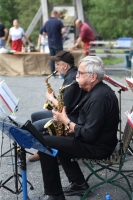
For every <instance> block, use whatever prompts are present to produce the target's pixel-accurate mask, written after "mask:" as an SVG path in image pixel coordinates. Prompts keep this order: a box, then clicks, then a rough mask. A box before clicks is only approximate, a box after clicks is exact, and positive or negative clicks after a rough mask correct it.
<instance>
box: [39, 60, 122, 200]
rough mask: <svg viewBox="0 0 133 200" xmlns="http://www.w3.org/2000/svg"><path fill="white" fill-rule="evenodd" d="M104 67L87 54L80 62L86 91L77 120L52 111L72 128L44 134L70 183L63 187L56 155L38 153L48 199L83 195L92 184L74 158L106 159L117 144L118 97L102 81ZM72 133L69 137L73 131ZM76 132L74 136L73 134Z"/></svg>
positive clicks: (81, 80)
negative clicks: (58, 134)
mask: <svg viewBox="0 0 133 200" xmlns="http://www.w3.org/2000/svg"><path fill="white" fill-rule="evenodd" d="M103 78H104V67H103V64H102V60H101V59H100V58H99V57H97V56H87V57H85V58H83V59H81V61H80V62H79V68H78V72H77V75H76V79H77V81H78V84H79V87H80V88H82V89H84V90H85V91H87V94H86V95H85V96H84V97H83V99H82V101H81V102H80V104H79V107H80V112H79V118H78V122H74V121H73V120H71V119H70V118H69V116H68V115H67V113H66V109H65V107H64V109H63V111H62V113H59V112H58V111H55V110H52V113H53V116H54V119H55V120H56V121H57V122H62V123H63V124H64V125H65V126H67V127H69V130H70V131H69V132H68V134H67V135H66V136H58V137H57V136H49V135H47V136H44V137H45V140H46V142H47V144H48V145H49V146H50V147H52V148H55V149H57V150H58V154H57V156H58V157H59V160H60V162H61V164H62V167H63V169H64V171H65V173H66V175H67V177H68V180H69V182H70V183H71V184H70V186H69V187H66V188H64V189H62V186H61V180H60V174H59V168H58V163H57V158H56V157H53V156H49V155H48V154H45V153H42V152H39V156H40V162H41V168H42V174H43V181H44V190H45V194H46V195H48V196H43V197H42V199H45V200H65V197H64V195H66V196H72V195H83V194H84V193H85V191H86V189H88V187H89V185H88V183H87V182H86V181H85V179H84V176H83V173H82V172H81V170H80V168H79V165H78V163H77V162H76V161H74V162H71V158H90V159H104V158H107V157H108V156H110V155H111V154H112V152H113V151H114V149H115V147H116V145H117V128H118V122H119V108H118V100H117V97H116V95H115V94H114V91H113V90H112V89H111V88H110V87H109V86H108V85H106V84H104V83H103V81H102V80H103ZM69 133H70V134H71V136H70V134H69ZM72 133H73V135H72Z"/></svg>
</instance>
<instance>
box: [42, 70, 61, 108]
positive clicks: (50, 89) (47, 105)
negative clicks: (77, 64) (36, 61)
mask: <svg viewBox="0 0 133 200" xmlns="http://www.w3.org/2000/svg"><path fill="white" fill-rule="evenodd" d="M57 72H58V71H54V72H53V73H52V74H50V75H49V76H47V77H46V79H45V83H46V86H47V89H48V93H50V94H51V93H52V92H53V90H52V88H51V85H50V83H49V82H48V79H49V78H50V77H51V76H53V75H55V74H56V73H57ZM54 97H55V96H54ZM53 108H54V105H53V104H51V103H50V101H46V103H45V104H44V106H43V109H48V110H52V109H53Z"/></svg>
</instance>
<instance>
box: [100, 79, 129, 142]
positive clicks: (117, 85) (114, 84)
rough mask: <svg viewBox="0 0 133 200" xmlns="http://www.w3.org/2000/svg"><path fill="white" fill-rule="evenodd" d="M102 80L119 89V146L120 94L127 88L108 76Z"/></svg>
mask: <svg viewBox="0 0 133 200" xmlns="http://www.w3.org/2000/svg"><path fill="white" fill-rule="evenodd" d="M104 80H105V81H107V82H109V83H110V84H112V85H113V86H115V87H118V88H120V89H119V90H118V93H119V132H120V145H121V141H122V136H121V134H122V131H121V123H122V120H121V92H122V91H123V92H125V91H128V88H127V87H126V86H124V85H123V84H121V83H119V82H118V81H116V80H114V79H113V78H111V77H110V76H107V75H104Z"/></svg>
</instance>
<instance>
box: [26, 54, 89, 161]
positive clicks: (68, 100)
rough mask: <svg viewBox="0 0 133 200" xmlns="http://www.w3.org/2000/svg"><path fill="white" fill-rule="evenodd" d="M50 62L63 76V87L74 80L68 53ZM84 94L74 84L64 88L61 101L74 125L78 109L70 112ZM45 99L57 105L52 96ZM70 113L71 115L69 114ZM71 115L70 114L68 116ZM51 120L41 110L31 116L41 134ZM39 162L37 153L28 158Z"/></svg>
mask: <svg viewBox="0 0 133 200" xmlns="http://www.w3.org/2000/svg"><path fill="white" fill-rule="evenodd" d="M50 59H51V60H54V61H55V67H56V69H57V70H58V72H59V73H60V74H62V75H63V76H64V82H63V85H68V84H70V83H72V81H73V80H76V74H77V67H75V66H74V57H73V55H72V54H71V53H70V52H68V51H60V52H59V53H57V54H56V55H55V56H51V57H50ZM85 94H86V91H84V90H82V89H80V88H79V85H78V84H75V85H73V86H71V87H69V88H66V89H65V90H64V92H63V101H64V105H65V106H66V112H67V114H68V115H70V119H71V120H73V121H74V122H75V123H76V122H77V119H78V115H79V109H76V110H75V111H73V112H72V110H73V109H74V107H75V106H76V105H78V103H79V102H80V101H81V99H82V98H83V97H84V95H85ZM46 99H47V100H50V101H51V102H52V103H53V104H54V105H55V106H57V105H58V101H57V99H55V98H54V94H53V93H52V94H49V93H48V92H47V93H46ZM71 112H72V113H71ZM70 113H71V114H70ZM51 118H53V114H52V111H51V110H43V111H38V112H35V113H33V114H32V115H31V121H32V123H33V125H34V126H35V127H36V128H37V130H38V131H39V132H40V133H42V132H44V131H45V129H44V125H45V124H46V123H47V122H48V121H49V120H50V119H51ZM37 160H39V155H38V153H36V154H34V155H32V156H30V157H29V161H31V162H33V161H37Z"/></svg>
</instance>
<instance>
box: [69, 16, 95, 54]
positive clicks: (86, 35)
mask: <svg viewBox="0 0 133 200" xmlns="http://www.w3.org/2000/svg"><path fill="white" fill-rule="evenodd" d="M75 26H76V27H77V28H79V30H80V33H79V37H78V39H77V41H76V43H75V45H74V46H73V47H72V49H76V48H77V46H78V45H79V44H80V42H81V41H82V42H83V43H84V50H85V52H86V55H88V54H89V52H88V47H89V43H90V42H91V41H94V39H95V36H94V33H93V31H92V29H91V28H90V26H89V25H88V24H86V23H83V22H82V21H81V20H80V19H77V20H76V21H75Z"/></svg>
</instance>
